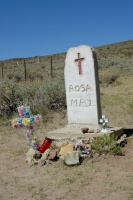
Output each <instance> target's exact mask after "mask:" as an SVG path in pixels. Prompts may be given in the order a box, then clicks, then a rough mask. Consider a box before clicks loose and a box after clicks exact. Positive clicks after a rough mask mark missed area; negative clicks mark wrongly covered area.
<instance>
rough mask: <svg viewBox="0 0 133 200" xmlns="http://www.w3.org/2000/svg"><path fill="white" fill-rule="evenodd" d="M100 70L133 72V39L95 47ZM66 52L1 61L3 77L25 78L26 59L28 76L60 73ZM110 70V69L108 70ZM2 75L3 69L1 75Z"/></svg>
mask: <svg viewBox="0 0 133 200" xmlns="http://www.w3.org/2000/svg"><path fill="white" fill-rule="evenodd" d="M95 50H96V53H97V59H98V64H99V70H103V69H104V70H107V69H109V71H111V70H115V73H116V72H119V73H120V75H131V74H133V40H129V41H124V42H120V43H115V44H110V45H105V46H100V47H95ZM65 57H66V52H65V53H60V54H53V55H48V56H35V57H30V58H14V59H9V60H4V61H0V66H1V68H2V66H3V77H4V76H8V77H9V78H13V77H15V79H16V80H17V79H18V80H19V79H24V75H25V74H24V60H25V63H26V76H27V77H26V78H29V79H35V78H39V79H43V78H44V77H47V76H50V75H53V77H55V76H57V75H58V74H60V72H61V71H63V70H64V66H65ZM107 71H108V70H107ZM0 77H2V70H1V76H0Z"/></svg>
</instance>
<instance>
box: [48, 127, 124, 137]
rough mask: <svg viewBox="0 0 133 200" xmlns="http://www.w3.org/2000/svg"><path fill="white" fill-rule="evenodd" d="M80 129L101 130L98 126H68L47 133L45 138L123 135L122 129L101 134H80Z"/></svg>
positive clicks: (116, 128)
mask: <svg viewBox="0 0 133 200" xmlns="http://www.w3.org/2000/svg"><path fill="white" fill-rule="evenodd" d="M82 128H89V130H92V129H94V130H97V129H99V130H101V126H100V125H89V124H68V125H67V126H65V127H64V128H61V129H57V130H53V131H51V132H49V133H47V137H48V138H51V139H55V140H56V139H57V140H58V139H62V138H65V139H69V138H74V139H88V138H91V137H100V136H102V135H104V134H114V135H115V136H117V137H120V136H121V135H122V134H124V129H123V128H122V127H110V128H109V131H108V132H107V133H102V132H101V131H100V132H99V133H82V131H81V129H82Z"/></svg>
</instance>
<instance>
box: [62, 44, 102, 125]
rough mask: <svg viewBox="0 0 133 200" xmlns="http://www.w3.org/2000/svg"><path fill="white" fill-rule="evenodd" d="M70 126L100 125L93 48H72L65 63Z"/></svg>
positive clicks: (96, 74)
mask: <svg viewBox="0 0 133 200" xmlns="http://www.w3.org/2000/svg"><path fill="white" fill-rule="evenodd" d="M65 86H66V98H67V99H66V100H67V114H68V124H99V120H100V118H101V107H100V92H99V79H98V66H97V60H96V54H95V51H94V49H93V48H91V47H89V46H86V45H82V46H79V47H74V48H70V49H69V50H68V52H67V55H66V61H65Z"/></svg>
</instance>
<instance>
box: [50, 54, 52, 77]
mask: <svg viewBox="0 0 133 200" xmlns="http://www.w3.org/2000/svg"><path fill="white" fill-rule="evenodd" d="M52 65H53V63H52V56H51V72H50V75H51V77H53V66H52Z"/></svg>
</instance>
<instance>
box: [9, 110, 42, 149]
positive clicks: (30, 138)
mask: <svg viewBox="0 0 133 200" xmlns="http://www.w3.org/2000/svg"><path fill="white" fill-rule="evenodd" d="M17 110H18V113H19V117H18V118H15V119H13V120H12V127H13V128H25V136H26V140H27V142H28V144H29V145H30V147H32V148H34V149H37V150H38V149H39V148H40V143H39V140H38V138H37V136H36V135H34V123H38V122H40V121H41V120H42V117H41V115H39V114H38V115H32V113H31V110H30V107H29V106H19V107H18V108H17Z"/></svg>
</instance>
